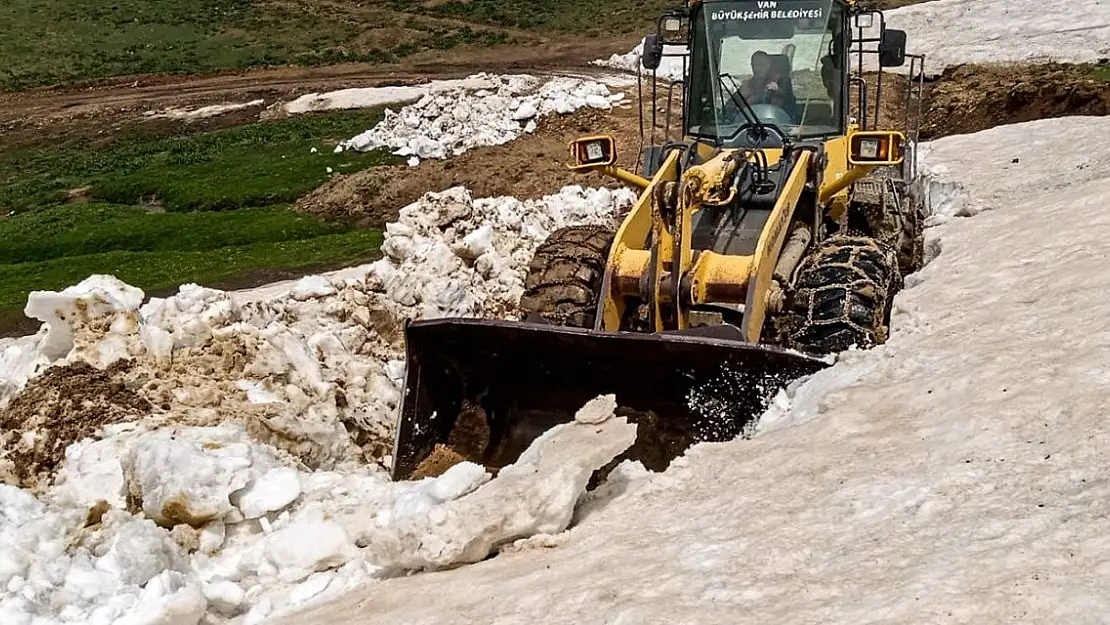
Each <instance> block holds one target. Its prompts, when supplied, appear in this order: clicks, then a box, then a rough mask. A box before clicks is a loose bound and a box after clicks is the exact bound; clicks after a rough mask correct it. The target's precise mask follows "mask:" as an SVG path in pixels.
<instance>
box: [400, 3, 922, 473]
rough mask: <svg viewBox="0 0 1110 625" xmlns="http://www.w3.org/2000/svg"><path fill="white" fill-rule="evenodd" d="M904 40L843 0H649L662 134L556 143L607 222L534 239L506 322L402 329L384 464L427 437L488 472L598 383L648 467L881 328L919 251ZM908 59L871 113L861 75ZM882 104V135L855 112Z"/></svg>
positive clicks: (403, 459) (865, 113)
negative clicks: (610, 195) (624, 146)
mask: <svg viewBox="0 0 1110 625" xmlns="http://www.w3.org/2000/svg"><path fill="white" fill-rule="evenodd" d="M876 23H877V25H878V28H877V31H878V32H877V33H875V32H874V31H875V30H876V29H875V26H876ZM868 31H871V32H870V34H868ZM905 44H906V37H905V33H904V32H902V31H897V30H894V29H888V28H886V25H885V20H884V19H883V16H882V13H881V12H878V11H872V10H868V9H864V8H861V7H858V6H857V5H856V3H855V2H854V0H848V1H845V0H720V1H717V0H689V1H688V2H687V3H686V4H685V5H684V6H682V7H680V8H676V9H673V10H670V11H667V12H666V13H665V14H664V15H663V16H662V17H661V18H660V19H659V21H658V23H657V28H656V30H655V32H653V33H651V34H649V35H648V36H647V37H645V39H644V44H643V52H642V54H641V60H642V66H643V67H644V68H646V69H647V70H650V72H651V86H652V87H651V89H652V93H653V94H656V97H657V91H656V89H657V87H656V85H658V84H659V81H658V80H657V76H658V69H659V67H660V66H661V63H662V62H663V60H664V58H666V59H667V60H668V62H672V61H675V59H678V60H680V61H681V64H682V66H683V68H684V69H683V80H681V81H679V84H678V85H677V86H678V87H681V100H682V113H681V128H680V129H678V130H677V131H676V132H673V133H670V134H671V135H672V136H675V137H679V138H666V136H664V137H663V140H662V141H660V142H658V144H656V145H649V146H648V147H647V148H646V149H644V150H642V151H641V153H640V154H641V158H640V159H639V162H638V164H637V166H636V167H634V168H633V169H635V170H636V171H635V172H634V171H629V170H627V169H623V168H621V167H618V166H617V161H618V154H617V146H616V141H615V139H614V138H613V136H611V135H607V134H599V135H595V136H587V137H583V138H580V139H577V140H575V141H573V142H571V144H570V145H569V151H570V155H571V163H570V164H569V166H568V167H569V169H570V170H571V171H574V172H599V173H601V174H603V175H607V176H611V177H614V178H616V179H618V180H620V181H621V182H623V183H624V184H626V185H628V186H630V187H632V188H634V189H636V190H638V192H639V195H638V199H637V200H636V202H635V203H634V205H633V206H632V207H631V209H630V210H629V211H628V212H627V214H626V215H624V216H623V218H622V219H621V221H620V223H619V225H618V226H617V227H616V229H615V230H613V229H608V228H604V227H599V226H573V227H567V228H563V229H560V230H557V231H555V232H554V233H552V234H551V235H550V237H549V238H548V239H547V240H546V241H545V242H544V243H542V244H541V245H540V246H539V247H538V249H537V250H536V252H535V256H534V258H533V260H532V262H531V264H530V265H529V267H528V273H527V277H526V281H525V293H524V296H523V297H522V299H521V301H520V317H521V320H520V321H504V320H483V319H459V318H453V319H431V320H422V321H415V322H411V323H408V324H406V327H405V339H406V350H407V371H406V376H405V386H404V391H403V400H402V406H401V408H400V415H399V419H398V422H397V428H396V430H397V431H396V437H397V438H396V444H395V449H394V452H395V453H394V456H393V477H394V479H405V478H409V477H410V476H413V475H427V474H434V473H435V470H434V467H432V468H431V469H429V468H428V467H429V466H431V465H434V464H436V463H437V462H443V460H442V459H440V460H434V459H433V457H435V456H436V455H437V454H441V453H445V454H447V455H448V456H450V457H451V458H454V460H450V459H448V460H447V461H446V462H447V464H448V465H449V464H450V462H453V461H457V460H458V459H467V460H471V461H474V462H478V463H481V464H484V465H485V466H487V467H489V468H491V469H494V470H496V469H497V468H499V467H501V466H504V465H506V464H509V463H511V462H513V461H514V460H515V459H516V458H517V457H518V456H519V454H520V453H521V452H522V451H523V450H524V449H525V448H526V447H527V446H528V445H529V444H530V443H531V442H532V441H533V440H534V439H535V438H536V437H537V436H539V435H540V434H542V433H543V432H544V431H545V430H547V429H548V428H550V427H552V426H554V425H557V424H559V423H564V422H567V421H570V420H572V419H573V418H574V415H575V412H576V411H577V410H578V409H579V408H580V407H581V406H582V405H583V404H584V403H586V402H587V401H588V400H590V399H592V398H594V397H596V396H598V395H601V394H614V395H615V396H616V400H617V403H618V406H619V408H618V414H623V415H626V416H628V417H629V418H630V420H632V421H634V422H636V423H637V424H638V426H639V427H638V436H637V441H636V443H635V444H634V445H633V446H632V448H631V449H630V450H629V451H628V452H626V454H625V455H623V456H622V457H621V458H620V459H624V458H631V459H634V460H639V461H641V462H643V463H644V465H645V466H647V467H648V468H649V469H653V470H662V469H663V468H665V467H666V466H667V464H668V463H669V462H670V461H671V460H672V459H673V458H675V457H676V456H678V455H680V454H681V453H683V451H684V450H685V449H686V448H687V447H689V446H690V445H691V444H693V443H696V442H703V441H725V440H729V439H732V438H735V437H736V436H738V435H742V434H743V433H744V431H745V428H746V427H748V426H749V425H750V423H751V422H752V421H753V419H755V418H757V417H758V416H759V415H760V414H761V413H762V412H764V411H765V410H766V408H767V406H768V404H769V402H770V401H771V400H772V399H773V396H774V393H775V392H776V391H777V390H778V389H779V388H781V387H782V386H784V385H785V384H787V383H789V382H790V381H792V380H794V379H797V378H799V377H802V376H806V375H809V374H812V373H814V372H816V371H818V370H820V369H822V368H824V367H826V366H828V365H829V363H830V361H831V358H830V355H831V354H833V353H835V352H838V351H841V350H844V349H847V348H849V347H852V346H857V347H859V348H867V347H870V346H873V345H876V344H881V343H883V342H884V341H885V340H886V337H887V333H888V329H889V323H890V313H891V300H892V298H893V296H894V294H895V293H896V292H897V291H898V290H899V289H900V288H901V286H902V283H903V277H904V276H905V275H906V274H908V273H910V272H913V271H916V270H917V269H919V268H920V265H921V264H922V254H923V250H922V244H921V236H922V233H921V229H922V220H923V214H922V207H921V202H920V201H919V199H918V194H917V193H916V191H915V190H916V186H915V185H914V184H913V179H914V163H913V154H914V150H913V148H914V146H915V145H916V120H913V121H912V123H911V115H910V110H911V109H910V102H911V101H912V99H913V98H912V97H911V96H912V95H913V94H912V91H913V88H914V81H913V80H912V79H913V78H914V76H915V75H917V71H915V69H914V68H915V67H917V66H918V61H920V65H921V66H923V64H924V57H921V56H915V55H907V54H906V49H905ZM668 47H669V48H671V49H675V48H678V49H681V50H683V52H682V53H680V54H678V55H673V54H671V55H668V54H666V53H665V50H666V49H667V48H668ZM853 56H854V57H855V58H856V59H858V64H857V67H856V68H854V69H855V71H853V67H852V57H853ZM672 57H673V58H672ZM865 57H867V58H871V57H877V60H878V63H877V67H872V68H871V70H872V71H871V75H872V82H873V84H868V81H867V80H865V73H867V72H866V71H865V68H864V64H863V62H864V58H865ZM907 57H908V58H910V59H911V63H910V73H909V78H910V80H909V81H908V82H907V85H908V86H907V87H906V89H904V91H906V93H904V94H903V93H901V92H900V91H893V90H888V93H891V92H893V93H896V94H899V95H900V96H901V97H903V98H904V102H902V103H898V102H896V103H895V104H894V105H893V107H894V108H893V109H892V108H891V107H883V106H882V105H883V104H884V102H883V101H881V100H880V98H881V91H882V74H881V73H878V74H877V75H878V79H877V80H875V79H874V76H875V75H876V72H875V71H874V70H878V69H879V68H884V67H901V66H904V65H905V63H906V59H907ZM917 69H918V70H921V69H922V68H921V67H917ZM920 76H924V73H923V71H921V73H920ZM641 91H642V89H641ZM871 95H873V96H874V99H873V100H871V101H870V102H869V101H868V100H869V96H871ZM853 96H854V97H853ZM641 97H642V98H643V96H641ZM853 101H854V103H855V104H854V107H855V113H854V115H853V108H852V107H853V104H852V103H853ZM668 102H670V99H668ZM918 102H920V98H919V99H918ZM648 104H649V106H650V109H651V117H652V120H651V124H650V127H651V128H652V138H653V139H654V137H655V134H656V132H655V131H656V128H657V127H658V123H657V122H658V119H657V117H656V112H657V110H658V107H657V103H656V102H649V103H648ZM871 105H873V106H871ZM903 106H904V114H903V119H902V122H903V128H902V129H901V130H896V129H883V128H881V127H879V128H876V127H878V126H879V122H880V121H884V120H881V118H880V110H900V109H899V108H898V107H903ZM872 109H873V111H874V120H873V121H872V120H871V119H870V118H871V111H872ZM642 114H643V108H641V115H642ZM667 117H668V119H670V117H671V116H670V115H669V111H668V115H667ZM641 120H642V117H641ZM642 139H643V137H642Z"/></svg>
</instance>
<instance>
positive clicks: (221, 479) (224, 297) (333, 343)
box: [0, 186, 635, 625]
mask: <svg viewBox="0 0 1110 625" xmlns="http://www.w3.org/2000/svg"><path fill="white" fill-rule="evenodd" d="M634 197H635V196H634V194H633V193H632V192H631V191H627V190H616V191H614V190H611V189H585V188H582V187H578V186H570V187H566V188H564V189H562V190H561V191H560V192H559V193H557V194H553V195H551V196H547V197H545V198H542V199H540V200H532V201H527V202H520V201H518V200H516V199H514V198H482V199H473V198H471V197H470V195H469V193H468V192H467V191H466V190H465V189H463V188H455V189H449V190H448V191H445V192H443V193H434V194H428V195H426V196H425V197H424V198H422V199H421V200H420V201H418V202H416V203H414V204H412V205H410V206H407V207H405V208H404V209H402V210H401V216H400V218H399V220H398V222H397V223H394V224H390V225H389V226H388V232H387V236H386V240H385V243H384V245H383V248H384V251H385V252H386V257H385V258H383V259H382V260H380V261H378V262H377V263H374V264H372V265H370V266H368V267H366V269H365V270H364V271H363V272H362V273H361V275H358V274H356V275H350V274H348V275H346V276H343V277H339V276H335V275H333V276H308V277H305V278H302V279H300V280H297V281H294V282H292V283H288V284H287V285H285V287H284V288H282V289H280V290H278V291H276V292H275V291H274V290H273V289H270V290H266V289H263V291H264V293H265V296H263V297H251V296H250V295H249V294H247V295H246V296H245V297H242V298H235V297H232V294H229V293H226V292H222V291H217V290H213V289H206V288H203V287H199V286H197V285H186V286H183V287H182V288H181V289H180V291H179V293H178V294H177V295H175V296H173V297H169V298H164V299H162V298H155V299H152V300H150V301H149V302H147V303H146V304H143V303H142V301H143V299H144V294H143V293H142V291H141V290H139V289H136V288H134V287H132V286H130V285H127V284H125V283H122V282H120V281H119V280H117V279H115V278H112V277H111V276H92V277H90V278H88V279H87V280H85V281H82V282H81V283H79V284H77V285H74V286H73V287H70V288H68V289H65V290H63V291H61V292H57V293H53V292H36V293H33V294H32V296H31V297H30V299H29V302H28V305H27V307H26V311H27V313H28V314H29V315H31V316H33V317H35V318H38V319H40V320H42V321H44V322H45V323H44V326H43V329H42V330H41V331H40V332H39V333H37V334H36V335H33V336H31V337H23V338H21V339H18V340H14V341H7V342H5V344H4V348H5V351H4V352H3V354H4V358H5V363H6V364H9V365H18V366H17V367H14V368H9V369H5V370H3V371H0V391H2V392H3V395H2V396H0V398H2V399H4V400H7V399H9V398H10V397H12V396H13V395H14V394H15V393H17V392H19V390H20V389H21V388H22V387H23V385H24V384H26V382H27V380H28V379H29V378H33V377H34V376H35V375H37V374H39V373H41V372H42V370H43V369H44V368H46V367H49V366H57V365H63V364H66V363H71V362H85V363H89V364H92V365H94V366H96V367H101V368H103V367H108V366H110V365H112V364H113V363H117V362H119V361H121V360H129V361H130V362H131V367H130V368H129V369H128V370H127V372H126V373H125V374H121V375H122V376H123V378H122V379H121V380H120V382H122V383H124V384H126V385H127V386H128V387H130V388H133V389H137V392H138V393H139V394H140V395H141V396H142V397H144V398H146V399H149V400H150V403H151V404H152V405H153V406H156V407H157V408H156V409H155V411H154V413H153V414H151V415H149V416H148V417H146V418H143V419H140V420H138V421H134V422H128V423H119V424H112V425H108V426H106V427H104V428H103V431H102V432H101V433H100V434H101V439H100V440H95V441H94V440H84V441H75V442H74V444H72V445H70V447H69V448H68V449H67V450H66V458H65V462H64V464H63V466H62V467H61V468H60V470H59V471H58V473H57V477H56V479H55V484H54V485H53V486H49V485H48V484H41V485H39V486H38V487H37V488H36V491H35V492H34V495H37V496H38V497H39V498H38V499H36V498H35V496H34V495H32V493H31V492H30V491H26V490H21V489H17V488H14V487H11V486H3V487H2V488H3V489H4V490H0V589H4V588H6V589H7V590H4V591H2V592H0V622H3V623H5V624H6V623H15V624H17V625H23V624H25V623H27V624H30V623H32V621H31V620H30V619H31V618H32V615H38V616H41V617H42V618H43V619H46V620H35V621H33V622H34V624H35V625H48V624H49V623H92V624H96V623H113V622H117V621H116V620H115V619H117V618H119V619H124V618H125V617H124V615H128V616H127V617H126V618H131V619H134V620H119V621H118V622H121V623H131V622H134V623H153V622H173V623H184V624H188V625H193V624H195V623H197V619H199V618H200V615H201V614H207V617H206V618H208V619H209V620H208V621H207V622H211V623H218V622H223V620H226V619H225V618H224V617H227V618H231V617H235V618H234V619H233V620H232V621H230V622H234V623H244V624H246V623H255V622H259V620H260V619H262V618H263V617H265V616H266V615H268V614H271V613H275V612H278V611H280V610H283V609H286V608H288V607H290V606H292V605H294V604H300V603H303V602H306V601H309V600H311V599H313V598H315V597H317V596H327V595H328V593H332V594H335V593H342V592H343V591H344V589H346V588H347V587H348V586H351V585H353V584H356V583H358V582H360V581H363V580H366V579H369V578H370V576H372V575H373V574H374V573H375V572H376V571H377V570H378V566H379V565H377V564H373V563H372V560H368V559H367V557H366V553H374V552H372V551H371V552H363V551H360V550H359V548H358V547H357V546H356V542H358V541H360V540H362V538H361V537H362V535H363V533H364V531H365V530H366V527H367V526H366V523H367V522H372V521H373V520H374V519H375V517H374V514H375V511H378V510H387V509H395V506H394V504H393V502H394V501H395V499H396V498H397V497H401V496H402V494H403V492H404V491H403V488H409V486H403V487H402V486H396V487H395V486H393V485H390V484H389V483H388V480H387V478H386V476H385V473H384V472H383V471H380V470H379V469H380V468H382V467H385V466H388V465H389V463H390V458H389V457H388V452H389V446H390V445H391V443H392V425H393V417H394V415H395V411H396V408H397V402H398V401H399V399H400V396H399V392H400V384H401V377H402V375H403V373H404V363H403V361H402V360H401V358H403V351H402V344H401V337H400V328H401V326H402V321H403V319H405V318H420V317H426V316H442V315H447V314H450V315H464V316H510V317H511V316H513V315H514V314H515V307H516V303H517V301H518V300H519V298H520V295H521V292H522V290H523V278H524V271H525V269H526V265H527V262H528V261H529V260H530V258H531V254H532V252H533V251H534V249H535V247H536V246H537V245H538V244H539V243H540V242H541V241H542V240H543V239H544V238H546V236H547V235H548V234H549V233H550V232H551V231H553V230H555V229H557V228H559V227H562V226H564V225H571V224H576V223H603V224H610V225H611V224H613V223H614V219H615V216H616V214H617V212H618V211H619V210H622V209H624V208H627V207H628V206H629V205H630V203H631V201H632V200H633V199H634ZM29 427H32V428H33V426H29ZM591 431H592V430H591ZM37 435H38V432H36V431H34V430H33V429H30V430H28V431H25V432H23V433H22V436H21V437H19V436H17V437H16V439H17V440H31V441H33V440H34V439H35V438H36V436H37ZM580 447H581V446H580ZM586 447H587V448H592V449H593V451H590V453H589V454H587V455H586V458H585V460H583V462H585V465H583V466H586V465H590V466H592V464H593V463H594V462H595V460H594V459H593V458H594V457H595V455H596V453H598V452H597V449H605V448H606V447H605V444H603V443H597V442H595V443H594V444H591V445H586ZM583 451H585V450H583ZM537 453H538V452H537ZM545 453H546V452H545ZM552 453H556V452H552ZM557 453H559V454H563V455H565V454H568V453H569V454H571V455H573V452H570V451H558V452H557ZM591 454H593V455H591ZM541 455H542V454H541ZM0 456H2V454H0ZM3 460H4V459H3V458H2V457H0V463H2V461H3ZM368 461H369V463H370V464H367V462H368ZM376 467H377V468H376ZM474 469H475V468H474V467H471V471H473V470H474ZM477 469H480V467H478V468H477ZM462 470H465V469H458V470H457V471H462ZM582 470H583V471H585V469H582ZM510 474H511V472H510ZM587 474H588V471H587ZM446 479H448V480H450V478H446ZM561 480H570V481H569V482H567V484H569V486H565V487H563V486H559V484H562V483H563V482H562V481H561ZM506 481H507V480H502V481H501V484H502V485H503V486H499V487H497V488H502V489H504V488H508V487H505V486H504V484H505V482H506ZM578 482H579V480H578V477H577V473H574V472H571V473H567V474H557V475H547V477H545V478H543V483H544V484H546V485H547V487H549V490H545V491H542V492H533V491H528V492H530V493H531V495H530V497H531V498H530V499H528V500H527V501H529V502H531V505H532V507H531V508H527V509H522V510H523V511H521V512H519V513H518V512H505V511H504V510H502V512H500V513H499V512H498V510H497V509H492V508H489V506H488V500H485V499H483V500H482V501H487V503H485V504H481V505H480V506H479V507H481V508H482V509H484V510H486V512H487V515H486V516H485V517H483V520H481V523H478V520H476V521H475V523H476V524H475V525H467V526H459V527H455V526H452V527H450V528H445V527H442V526H440V525H437V526H436V527H437V529H436V530H435V531H437V532H441V533H440V534H437V535H438V536H448V535H449V537H450V541H454V542H453V543H451V544H457V545H462V546H464V547H463V548H462V549H461V550H460V551H450V550H446V551H442V552H441V553H439V554H438V555H436V556H435V558H434V561H435V562H436V563H437V564H438V565H445V564H449V563H450V562H452V560H453V559H454V558H461V559H463V560H465V559H467V558H473V557H479V556H475V554H478V553H480V552H481V551H482V550H483V549H486V550H487V552H488V549H492V548H494V547H495V546H497V544H499V543H500V542H502V541H505V540H511V539H514V538H518V537H520V536H527V535H529V534H528V531H529V530H528V528H529V527H531V526H532V525H530V524H534V525H535V526H536V527H539V528H541V529H544V530H548V531H558V528H559V527H560V522H559V520H560V519H563V518H564V517H568V518H569V514H570V511H571V510H572V509H573V501H571V500H570V499H572V498H570V499H568V498H569V497H570V496H569V495H568V493H569V492H571V491H577V484H578ZM494 483H498V482H497V480H494V482H491V485H492V484H494ZM509 486H510V487H511V488H508V490H504V491H503V492H502V494H501V495H500V496H498V497H495V499H497V500H498V501H501V502H503V503H504V502H509V503H510V505H511V500H509V499H507V493H509V492H518V491H519V490H520V489H522V488H524V486H526V484H523V485H522V484H515V485H514V484H513V483H511V482H510V483H509ZM412 487H413V488H418V489H423V490H422V491H421V492H433V493H436V494H437V496H438V497H439V498H438V499H437V500H435V502H433V504H434V505H428V506H424V507H423V508H422V509H424V510H425V512H427V513H428V514H433V513H434V509H436V508H437V506H439V505H440V504H444V503H446V502H448V501H451V500H453V499H455V498H458V497H462V496H463V495H465V494H466V493H467V492H469V491H468V489H467V488H460V487H459V485H458V484H453V483H451V482H450V481H448V482H424V483H423V484H417V485H416V486H412ZM568 488H569V489H570V490H568ZM583 488H584V485H583ZM398 489H402V490H398ZM514 489H515V490H514ZM484 492H487V493H489V492H494V493H496V492H499V491H496V490H493V491H488V490H487V491H484ZM486 496H488V495H483V497H486ZM421 497H423V495H421ZM545 497H546V499H545ZM552 497H557V498H558V500H557V501H555V500H552V499H551V498H552ZM409 498H410V499H411V497H409ZM544 502H546V504H545V503H544ZM543 505H546V506H547V507H546V508H543ZM467 506H470V504H467ZM535 506H541V508H542V509H541V508H536V507H535ZM464 507H465V506H464ZM123 510H130V511H131V512H135V513H138V512H141V513H142V514H141V516H132V515H131V514H127V513H124V512H123ZM434 514H439V513H434ZM497 514H502V515H508V516H507V517H506V519H507V520H506V521H504V522H499V521H497V520H496V515H497ZM490 515H492V516H490ZM522 515H523V516H522ZM545 515H548V516H545ZM550 515H555V516H554V517H551V516H550ZM437 518H438V517H437ZM552 518H554V520H551V519H552ZM405 519H406V520H405V521H404V522H405V523H407V524H409V525H406V526H405V528H404V529H403V530H397V531H394V530H391V529H390V525H389V524H388V523H387V524H384V525H382V526H381V527H379V528H378V530H379V531H384V532H393V533H391V534H389V535H395V536H403V537H405V538H404V540H406V541H411V540H413V539H414V531H416V529H417V528H419V527H426V526H427V524H426V523H424V524H423V525H421V523H423V522H422V521H420V520H419V516H417V517H413V516H411V515H409V516H406V517H405ZM522 519H524V520H523V521H522ZM526 519H532V521H527V520H526ZM545 519H546V520H545ZM399 522H400V521H399ZM86 523H87V524H88V525H89V527H88V528H85V529H82V526H83V525H85V524H86ZM413 524H415V525H413ZM490 524H493V526H497V527H504V528H508V529H506V530H505V531H504V532H501V533H498V531H494V530H491V529H490V528H491V525H490ZM160 526H163V527H160ZM563 526H564V527H565V524H563ZM170 527H172V528H173V529H172V531H167V530H166V529H165V528H170ZM514 527H515V528H516V529H515V530H513V529H512V528H514ZM468 528H470V529H468ZM444 532H446V533H444ZM506 532H507V533H506ZM306 533H307V535H312V536H313V540H311V541H307V542H306V541H305V540H304V536H305V535H306ZM47 536H50V537H51V538H50V539H49V540H47V539H46V538H45V537H47ZM44 541H45V542H44ZM51 541H54V542H51ZM53 545H56V547H55V546H53ZM65 545H70V547H68V548H66V547H65ZM36 547H37V548H39V549H42V550H43V551H44V553H54V552H53V551H51V550H52V549H55V550H59V551H57V553H58V554H59V555H58V556H57V557H55V558H53V559H52V560H48V561H43V560H39V559H38V558H36V557H34V555H33V553H34V551H35V549H36ZM389 553H390V554H391V555H389V556H388V557H387V556H385V555H383V556H382V557H383V558H385V562H386V563H388V564H389V565H390V566H398V565H401V566H403V565H404V564H405V562H408V561H409V560H406V559H405V558H406V557H407V556H405V554H404V553H403V551H402V552H397V551H396V550H394V551H391V552H389ZM63 554H64V555H63ZM419 557H421V558H425V557H428V556H419ZM133 562H143V563H144V565H143V567H141V568H138V569H136V568H135V566H134V565H133V564H132V563H133ZM121 571H123V572H122V573H121ZM171 613H172V614H176V616H172V617H171ZM51 619H52V620H51ZM144 619H146V620H144ZM158 619H163V620H158ZM165 619H171V620H165ZM172 619H177V620H172ZM221 619H222V620H221ZM236 619H237V620H236Z"/></svg>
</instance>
